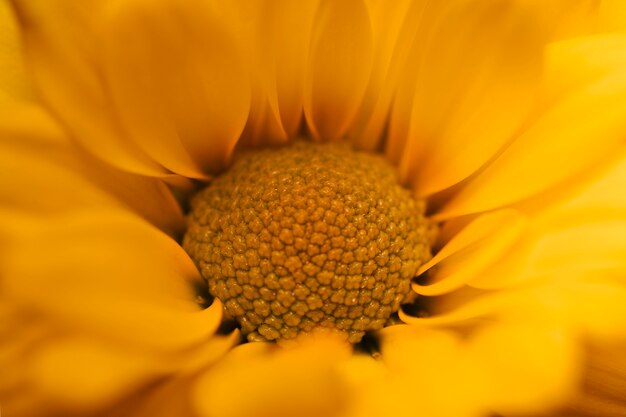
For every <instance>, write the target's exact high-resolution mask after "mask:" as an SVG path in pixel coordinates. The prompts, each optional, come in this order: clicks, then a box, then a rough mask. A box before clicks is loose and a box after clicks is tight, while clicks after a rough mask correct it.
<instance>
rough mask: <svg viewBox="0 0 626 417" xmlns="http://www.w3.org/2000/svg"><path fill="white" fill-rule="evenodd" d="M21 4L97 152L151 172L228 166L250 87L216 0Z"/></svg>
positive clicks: (49, 77) (45, 88)
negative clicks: (214, 7) (213, 4)
mask: <svg viewBox="0 0 626 417" xmlns="http://www.w3.org/2000/svg"><path fill="white" fill-rule="evenodd" d="M14 4H15V7H16V9H17V11H18V14H19V16H20V21H21V25H22V30H23V32H24V37H25V41H26V52H27V57H28V64H29V66H30V67H31V68H32V70H33V73H34V76H35V83H36V84H37V87H38V88H39V90H41V92H42V95H43V96H44V98H45V100H46V103H47V104H48V105H49V106H50V108H51V109H53V111H54V112H55V114H56V115H57V116H58V117H59V118H60V119H61V120H62V121H63V122H64V124H65V125H66V127H67V128H68V129H69V130H70V131H71V132H72V133H74V136H75V137H76V139H77V140H78V141H79V142H80V143H81V144H82V145H83V146H85V147H86V148H87V149H88V150H90V151H91V152H92V153H93V154H95V155H96V156H98V157H99V158H102V159H104V160H106V161H107V162H109V163H111V164H112V165H115V166H117V167H120V168H123V169H125V170H129V171H132V172H137V173H141V174H145V175H151V176H167V175H168V174H169V173H170V172H175V173H178V174H182V175H186V176H190V177H196V178H204V177H205V171H207V170H217V169H221V168H222V167H223V166H224V164H225V163H226V162H227V160H228V158H229V157H230V154H231V152H232V150H233V148H234V146H235V143H236V141H237V139H238V137H239V135H240V133H241V131H242V129H243V126H244V124H245V122H246V119H247V117H248V110H249V105H250V91H249V82H248V78H247V75H246V72H245V69H244V66H243V63H242V62H241V60H240V57H239V50H238V48H237V46H236V44H235V43H234V42H233V40H232V38H231V37H230V35H229V34H227V33H226V30H225V29H224V28H223V27H222V25H221V24H220V23H219V22H218V21H217V20H216V19H215V18H214V17H213V16H212V14H211V12H210V6H209V5H207V4H205V3H202V2H197V3H194V5H182V4H181V3H177V2H173V1H169V0H159V1H157V2H148V1H144V0H133V1H132V2H127V1H126V2H124V1H113V2H102V1H98V2H95V3H94V4H91V5H90V6H88V7H87V6H84V5H82V4H81V5H79V4H78V3H76V2H74V1H71V0H63V1H61V2H55V3H54V4H45V5H44V4H43V3H40V2H34V1H28V0H27V1H15V2H14ZM196 6H197V7H196ZM94 11H97V12H94ZM207 22H211V23H210V24H207Z"/></svg>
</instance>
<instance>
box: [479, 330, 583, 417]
mask: <svg viewBox="0 0 626 417" xmlns="http://www.w3.org/2000/svg"><path fill="white" fill-rule="evenodd" d="M468 350H469V355H470V357H471V358H472V361H473V362H474V363H476V364H477V365H478V366H479V367H480V368H481V369H482V370H483V373H484V375H485V379H486V384H487V389H486V390H485V393H486V394H487V398H486V402H487V403H488V404H489V405H490V407H489V408H490V409H492V410H494V411H496V412H498V413H499V414H502V415H539V414H542V413H546V412H548V411H553V410H555V409H558V407H560V406H562V405H563V404H565V403H566V401H567V400H569V398H570V397H572V396H573V395H574V394H575V392H576V388H577V386H578V384H579V381H580V379H581V376H582V375H581V369H580V368H581V366H580V365H581V362H582V357H581V352H580V351H579V349H578V345H577V340H576V339H575V338H574V337H573V336H572V335H571V334H569V333H568V331H567V330H566V329H563V328H561V327H559V326H551V325H550V324H546V323H541V322H539V323H534V322H522V323H515V322H503V323H499V324H496V325H491V326H486V327H485V328H482V329H481V330H479V331H478V332H476V333H475V334H473V335H472V336H471V340H470V342H469V346H468ZM547 364H550V365H549V366H546V365H547Z"/></svg>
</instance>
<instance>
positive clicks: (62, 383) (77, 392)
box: [29, 338, 162, 409]
mask: <svg viewBox="0 0 626 417" xmlns="http://www.w3.org/2000/svg"><path fill="white" fill-rule="evenodd" d="M29 367H30V372H31V379H32V380H33V381H35V383H36V384H37V387H36V389H37V391H39V392H41V393H43V394H42V395H44V396H49V397H51V398H54V399H55V400H56V401H58V402H61V403H62V404H65V405H68V406H70V407H71V408H78V409H81V408H87V409H93V408H97V407H102V406H104V405H107V404H108V403H110V402H112V401H114V400H116V399H117V398H118V397H120V396H121V395H122V394H128V393H129V392H132V391H133V390H136V389H137V388H139V387H140V386H141V384H142V383H145V382H146V381H148V380H150V379H151V378H154V377H155V376H157V375H159V374H160V373H161V372H162V370H161V369H160V367H159V366H158V365H157V364H156V363H154V361H153V360H151V359H149V358H148V357H147V356H143V357H139V356H137V355H134V354H128V353H126V352H123V351H120V350H119V349H116V348H113V347H111V346H106V345H104V344H103V343H102V342H94V341H90V340H88V339H82V338H75V339H65V340H61V341H57V342H54V343H49V344H48V346H47V347H46V349H42V350H41V351H40V353H39V355H36V356H35V358H34V359H33V362H32V363H30V364H29Z"/></svg>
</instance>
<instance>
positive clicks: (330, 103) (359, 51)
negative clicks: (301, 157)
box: [304, 0, 373, 140]
mask: <svg viewBox="0 0 626 417" xmlns="http://www.w3.org/2000/svg"><path fill="white" fill-rule="evenodd" d="M372 55H373V40H372V27H371V22H370V17H369V14H368V11H367V8H366V6H365V3H364V1H363V0H348V1H341V2H336V1H332V0H321V1H320V6H319V8H318V11H317V15H316V17H315V21H314V26H313V36H312V41H311V53H310V57H309V64H308V68H309V72H308V74H307V76H306V80H305V93H304V114H305V116H306V120H307V122H308V124H309V127H310V129H311V130H312V133H313V136H314V137H316V138H319V139H323V140H336V139H340V138H342V137H343V136H344V135H345V133H346V132H347V130H348V129H349V127H350V124H351V123H352V121H353V119H354V117H355V116H356V112H357V110H358V108H359V106H360V104H361V100H362V99H363V95H364V94H365V89H366V88H367V83H368V81H369V77H370V71H371V68H372Z"/></svg>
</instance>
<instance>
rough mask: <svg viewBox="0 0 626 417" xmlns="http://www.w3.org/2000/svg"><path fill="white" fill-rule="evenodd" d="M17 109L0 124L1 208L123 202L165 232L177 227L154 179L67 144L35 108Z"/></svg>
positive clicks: (176, 216)
mask: <svg viewBox="0 0 626 417" xmlns="http://www.w3.org/2000/svg"><path fill="white" fill-rule="evenodd" d="M11 108H15V107H14V106H12V107H11ZM20 109H21V111H20V113H19V114H18V113H14V116H16V117H15V118H13V119H11V121H7V123H8V125H5V123H4V121H3V123H1V124H0V149H1V152H0V161H1V163H0V172H2V175H0V185H1V187H0V199H2V201H3V202H4V207H3V208H4V209H5V210H11V211H15V212H19V213H20V214H21V215H25V214H29V215H30V214H37V215H41V214H44V215H52V214H53V213H54V214H56V213H60V212H66V211H72V210H77V209H81V208H87V207H90V208H100V207H104V206H106V207H127V208H129V209H131V210H133V211H135V212H137V213H139V214H140V215H142V216H143V217H145V218H146V219H147V220H148V221H150V222H151V223H153V224H155V225H156V226H158V227H159V228H161V229H163V230H165V231H167V232H168V233H171V234H176V233H179V232H180V231H181V230H182V226H183V224H184V220H183V216H182V212H181V209H180V207H179V206H178V203H177V202H176V201H175V199H174V197H173V196H172V194H171V192H170V191H169V190H168V189H167V187H166V186H165V184H163V183H162V182H161V181H160V180H158V179H152V178H146V177H142V176H137V175H134V174H130V173H125V172H122V171H118V170H116V169H114V168H112V167H110V166H108V165H107V164H105V163H103V162H101V161H99V160H97V159H95V158H93V157H91V156H90V155H88V154H86V153H84V152H81V151H80V150H79V149H76V148H75V147H74V146H72V145H71V144H68V143H67V141H66V139H65V135H64V134H63V132H62V131H61V130H60V129H59V127H58V126H57V125H56V124H55V123H54V122H53V121H52V120H51V119H50V118H49V116H48V115H47V114H46V113H44V112H43V111H41V109H39V108H37V107H35V106H29V107H28V108H25V107H23V106H20ZM2 220H3V223H5V222H4V220H6V224H8V225H10V224H12V223H13V220H11V219H10V218H8V219H4V218H3V219H2Z"/></svg>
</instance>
